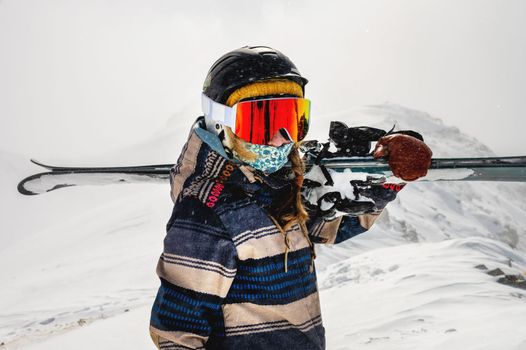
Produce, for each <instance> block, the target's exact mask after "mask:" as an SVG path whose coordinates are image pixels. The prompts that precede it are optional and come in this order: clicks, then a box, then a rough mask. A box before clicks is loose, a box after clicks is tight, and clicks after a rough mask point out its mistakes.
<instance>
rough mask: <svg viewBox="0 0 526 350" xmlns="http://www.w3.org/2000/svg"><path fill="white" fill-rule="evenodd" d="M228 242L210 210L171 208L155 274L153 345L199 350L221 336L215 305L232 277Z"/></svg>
mask: <svg viewBox="0 0 526 350" xmlns="http://www.w3.org/2000/svg"><path fill="white" fill-rule="evenodd" d="M236 261H237V252H236V249H235V246H234V243H233V242H232V240H231V239H230V237H229V236H228V235H227V233H226V230H225V229H224V228H223V225H222V223H221V221H220V220H219V218H218V217H217V216H216V215H215V213H214V212H213V211H212V209H210V208H207V207H206V206H204V205H203V204H202V203H201V202H199V201H198V200H196V199H191V198H186V199H183V200H182V201H180V202H178V203H177V204H175V206H174V210H173V212H172V216H171V218H170V220H169V222H168V225H167V234H166V237H165V239H164V250H163V253H162V254H161V257H160V258H159V262H158V265H157V274H158V276H159V278H160V280H161V286H160V288H159V291H158V293H157V297H156V298H155V301H154V304H153V307H152V313H151V319H150V334H151V337H152V340H153V341H154V343H155V344H156V346H157V347H158V348H159V349H161V348H165V349H167V348H170V349H171V348H174V349H204V346H205V344H206V342H207V341H208V340H209V338H210V337H211V336H212V335H213V334H214V332H221V331H224V329H223V328H224V326H223V315H222V310H221V304H222V303H223V301H224V298H225V297H226V294H227V293H228V290H229V289H230V286H231V284H232V281H233V279H234V277H235V275H236Z"/></svg>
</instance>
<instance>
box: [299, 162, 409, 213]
mask: <svg viewBox="0 0 526 350" xmlns="http://www.w3.org/2000/svg"><path fill="white" fill-rule="evenodd" d="M326 171H327V172H328V173H329V177H330V179H331V180H332V181H328V179H327V175H326V173H324V172H323V171H322V169H321V167H319V166H313V167H312V168H311V169H310V170H309V172H308V173H307V174H306V175H305V180H304V183H303V188H302V195H303V199H304V203H305V206H306V208H307V210H308V211H309V212H310V214H311V215H312V216H316V217H320V216H321V217H323V218H324V219H325V220H332V219H334V218H336V217H339V216H344V215H353V216H357V215H363V214H373V213H378V212H380V211H381V210H382V209H383V208H384V207H385V206H386V205H387V203H389V202H391V201H393V200H394V199H395V198H396V194H397V193H398V192H399V191H400V190H401V189H402V188H403V187H404V185H405V184H388V183H386V182H385V177H382V176H380V177H378V176H366V178H365V180H364V179H363V178H364V175H363V174H358V175H356V174H355V173H354V174H353V173H351V172H343V173H338V172H335V171H332V170H330V169H326ZM353 176H355V177H356V176H358V178H354V179H353ZM330 182H332V185H328V183H330Z"/></svg>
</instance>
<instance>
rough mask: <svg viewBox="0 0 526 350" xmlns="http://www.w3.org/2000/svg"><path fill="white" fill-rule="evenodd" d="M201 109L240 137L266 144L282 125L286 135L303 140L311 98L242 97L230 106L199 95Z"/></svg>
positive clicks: (295, 140) (306, 128) (307, 127)
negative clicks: (242, 99)
mask: <svg viewBox="0 0 526 350" xmlns="http://www.w3.org/2000/svg"><path fill="white" fill-rule="evenodd" d="M202 107H203V113H204V114H205V116H206V117H207V118H209V119H212V120H214V121H217V122H219V123H221V124H223V125H225V126H228V127H230V128H231V129H232V131H233V132H234V134H236V135H237V136H238V137H240V138H241V139H243V140H245V141H246V142H250V143H253V144H257V145H266V144H268V142H269V141H270V140H271V139H272V137H273V136H274V134H275V133H276V132H278V131H279V132H280V133H282V132H283V129H285V130H286V131H287V133H288V135H287V136H289V139H290V140H292V141H294V142H298V141H301V140H303V138H304V137H305V136H306V135H307V131H308V130H309V121H310V100H307V99H305V98H300V97H278V98H266V99H259V100H249V101H241V102H238V103H236V104H235V105H233V106H232V107H229V106H226V105H223V104H220V103H218V102H215V101H214V100H212V99H211V98H209V97H208V96H206V95H205V94H203V95H202Z"/></svg>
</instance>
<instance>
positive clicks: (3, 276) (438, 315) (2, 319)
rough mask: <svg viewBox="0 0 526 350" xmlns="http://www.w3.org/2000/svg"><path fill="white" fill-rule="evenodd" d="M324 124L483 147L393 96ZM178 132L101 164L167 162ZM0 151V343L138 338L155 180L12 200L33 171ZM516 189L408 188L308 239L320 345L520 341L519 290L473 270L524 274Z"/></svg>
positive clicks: (150, 281)
mask: <svg viewBox="0 0 526 350" xmlns="http://www.w3.org/2000/svg"><path fill="white" fill-rule="evenodd" d="M315 120H316V119H315ZM330 120H343V121H346V122H347V123H348V124H349V125H351V124H352V125H370V126H377V127H383V128H387V129H389V128H390V127H391V126H392V125H393V124H394V123H395V122H396V123H397V125H398V127H399V128H400V129H414V130H418V131H420V132H421V133H422V134H423V135H424V137H425V139H426V141H427V143H428V144H429V145H430V146H431V148H432V149H433V151H434V154H435V156H440V157H443V156H482V155H491V151H490V150H489V149H488V148H487V147H485V146H484V145H482V144H480V143H479V142H478V141H477V140H475V139H473V138H471V137H469V136H467V135H464V134H462V133H461V132H460V131H459V130H458V129H456V128H451V127H448V126H446V125H443V123H442V122H441V121H440V120H439V119H436V118H432V117H430V116H429V115H427V114H426V113H422V112H418V111H414V110H410V109H407V108H404V107H401V106H397V105H394V104H389V103H386V104H383V105H379V106H370V107H363V108H358V109H355V110H351V111H347V112H345V113H339V114H337V115H330V116H324V117H323V118H318V119H317V121H316V124H315V125H313V127H312V129H311V130H312V133H311V134H310V137H312V138H318V139H325V138H326V136H325V135H324V134H326V132H327V130H328V124H329V122H330ZM183 129H184V130H183ZM187 132H188V131H187V128H181V127H177V128H175V129H174V130H170V131H169V132H167V131H164V132H161V133H159V134H158V135H155V137H154V138H153V139H152V140H144V141H143V142H140V143H139V144H140V146H138V145H137V146H133V147H131V148H130V149H132V150H134V152H135V153H133V152H132V153H130V151H129V150H122V154H106V155H101V157H100V161H101V163H104V164H110V163H111V160H112V159H114V160H115V159H117V160H119V161H117V163H119V162H120V164H125V163H122V162H123V161H124V160H126V162H130V163H132V162H135V163H137V164H140V163H146V162H149V161H148V160H147V159H146V157H147V155H148V153H150V154H155V156H154V157H157V158H156V159H155V160H156V161H155V162H156V163H171V162H174V161H175V159H176V158H177V154H178V149H179V148H180V146H181V145H182V143H183V142H184V140H185V139H186V136H187ZM139 149H140V153H139V152H138V150H139ZM159 150H162V151H161V154H166V157H167V158H166V159H164V158H163V159H159V158H160V156H159ZM130 154H134V155H135V157H136V158H133V156H130ZM0 158H1V159H0V160H1V161H2V164H4V165H3V169H2V172H0V180H1V181H0V183H1V184H2V185H1V186H2V193H3V194H5V195H4V197H3V198H2V199H1V201H0V205H1V209H2V212H4V213H8V214H9V215H7V216H6V217H5V218H4V219H3V220H2V224H1V225H2V229H1V231H0V234H1V235H0V240H1V241H0V243H1V244H0V246H1V247H2V248H0V252H1V253H2V254H0V266H1V268H0V280H2V281H3V282H2V285H3V286H5V287H4V288H2V289H0V344H2V343H3V345H0V349H40V350H42V349H57V348H73V347H75V348H78V349H84V348H85V349H88V348H89V349H92V348H94V347H96V348H98V349H106V348H107V349H110V348H111V349H115V348H126V349H144V348H148V347H150V346H151V345H150V342H149V339H148V337H149V336H148V333H147V323H148V321H147V320H148V313H149V307H150V305H151V303H152V301H153V297H154V296H155V292H156V288H157V286H158V282H157V279H156V276H155V264H156V260H157V257H158V255H159V253H160V252H161V250H162V239H163V237H164V225H165V223H166V221H167V219H168V217H169V214H170V210H171V202H170V198H169V194H168V184H166V185H159V184H140V185H139V184H136V185H134V184H131V185H111V186H104V187H89V186H86V187H78V188H67V189H62V190H58V191H54V192H52V193H48V194H45V195H41V196H36V197H35V196H33V197H23V196H19V195H18V194H17V193H16V183H17V181H18V180H20V179H21V178H22V177H24V176H26V175H28V174H29V173H31V172H32V171H34V170H35V169H37V168H36V167H34V166H33V165H30V164H28V162H27V158H28V157H22V156H20V155H15V154H7V153H5V152H0ZM90 163H91V164H93V161H91V162H90ZM68 164H71V163H68ZM74 165H83V164H79V161H78V160H76V162H75V164H74ZM86 165H88V164H86ZM37 171H38V169H37ZM525 196H526V186H525V185H524V184H489V183H471V184H470V183H447V184H446V183H440V184H438V183H415V184H411V186H407V187H406V188H405V189H404V190H403V191H402V192H401V193H400V195H399V197H398V199H397V200H396V201H395V202H394V203H391V204H390V205H389V206H388V209H387V210H386V212H385V213H384V215H383V216H382V217H381V219H380V220H379V222H378V223H377V224H376V225H375V227H373V229H371V230H370V231H369V232H367V233H366V234H363V235H360V236H358V237H356V238H354V239H352V240H350V241H347V242H344V243H343V244H340V245H337V246H333V247H320V248H319V249H318V252H319V258H318V261H317V266H318V271H319V285H320V289H321V298H322V308H323V316H324V322H325V326H326V329H327V336H328V349H331V350H332V349H351V348H352V349H366V348H367V349H406V348H407V349H410V348H411V349H413V348H419V349H438V348H439V347H440V348H442V347H444V346H450V347H451V348H461V347H462V348H463V349H496V348H498V349H521V348H525V347H526V332H523V331H521V330H520V327H521V326H520V325H521V324H524V323H525V321H526V302H525V301H526V291H524V290H521V289H518V288H514V287H510V286H505V285H502V284H499V283H497V282H496V279H497V277H492V276H489V275H488V274H486V273H485V271H483V270H480V269H476V268H475V266H476V265H479V264H484V265H486V266H487V268H488V269H494V268H497V267H499V268H501V269H503V270H505V272H506V273H510V274H521V273H524V272H525V271H526V242H525V240H526V233H525V229H524V228H525V227H526V204H525V203H524V200H523V198H524V197H525ZM152 348H153V347H152Z"/></svg>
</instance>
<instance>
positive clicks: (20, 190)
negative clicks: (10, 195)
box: [16, 176, 38, 196]
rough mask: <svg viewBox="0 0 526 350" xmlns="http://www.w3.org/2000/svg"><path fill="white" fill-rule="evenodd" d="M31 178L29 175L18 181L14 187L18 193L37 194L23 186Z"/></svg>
mask: <svg viewBox="0 0 526 350" xmlns="http://www.w3.org/2000/svg"><path fill="white" fill-rule="evenodd" d="M33 178H34V177H33V176H29V177H26V178H25V179H24V180H22V181H20V182H19V183H18V186H17V187H16V188H17V190H18V193H20V194H23V195H25V196H35V195H37V194H38V193H36V192H33V191H30V190H28V189H26V187H25V184H26V183H27V182H28V181H30V180H31V179H33Z"/></svg>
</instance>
